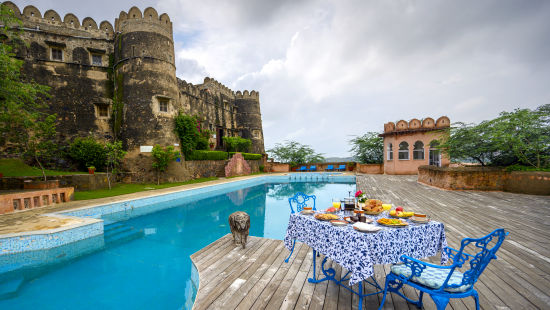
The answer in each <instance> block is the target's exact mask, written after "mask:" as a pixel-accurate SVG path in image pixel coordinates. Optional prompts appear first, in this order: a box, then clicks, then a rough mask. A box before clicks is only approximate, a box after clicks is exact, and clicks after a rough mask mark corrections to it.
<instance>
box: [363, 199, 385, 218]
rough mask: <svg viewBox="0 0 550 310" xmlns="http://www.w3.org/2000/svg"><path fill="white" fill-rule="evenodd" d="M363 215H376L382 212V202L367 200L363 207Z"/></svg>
mask: <svg viewBox="0 0 550 310" xmlns="http://www.w3.org/2000/svg"><path fill="white" fill-rule="evenodd" d="M363 210H364V211H365V214H368V215H378V214H380V213H382V212H383V211H384V208H383V207H382V201H380V200H378V199H369V200H367V203H366V204H365V205H364V206H363Z"/></svg>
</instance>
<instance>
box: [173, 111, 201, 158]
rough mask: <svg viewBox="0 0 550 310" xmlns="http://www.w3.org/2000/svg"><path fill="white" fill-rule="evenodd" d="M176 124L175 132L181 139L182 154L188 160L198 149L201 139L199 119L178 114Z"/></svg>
mask: <svg viewBox="0 0 550 310" xmlns="http://www.w3.org/2000/svg"><path fill="white" fill-rule="evenodd" d="M174 123H175V126H174V130H175V132H176V135H177V136H178V138H179V139H180V148H181V152H182V154H183V155H184V156H185V158H187V157H188V156H189V155H191V153H192V152H193V151H194V150H196V149H197V142H198V141H199V140H200V139H201V135H200V132H199V130H200V124H199V122H198V120H197V117H195V116H191V115H186V114H184V113H183V112H182V111H179V112H178V115H177V116H176V117H175V118H174ZM201 146H202V144H201Z"/></svg>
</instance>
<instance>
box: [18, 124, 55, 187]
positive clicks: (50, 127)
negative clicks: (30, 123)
mask: <svg viewBox="0 0 550 310" xmlns="http://www.w3.org/2000/svg"><path fill="white" fill-rule="evenodd" d="M55 118H56V116H55V115H49V116H47V117H46V118H45V119H44V120H43V121H40V122H37V123H36V125H35V126H34V128H33V129H32V130H31V131H29V132H27V138H26V139H25V141H26V143H25V155H27V156H29V157H31V158H32V159H33V160H34V161H35V162H36V163H37V164H38V166H39V167H40V169H42V176H43V177H44V181H46V172H45V169H44V164H43V163H44V162H48V161H50V160H51V159H52V157H53V156H55V155H56V154H57V153H58V151H59V149H58V145H57V143H55V136H56V134H57V133H56V131H55Z"/></svg>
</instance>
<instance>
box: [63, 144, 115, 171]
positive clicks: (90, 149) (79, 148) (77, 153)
mask: <svg viewBox="0 0 550 310" xmlns="http://www.w3.org/2000/svg"><path fill="white" fill-rule="evenodd" d="M69 156H70V157H71V158H72V159H74V160H75V161H76V162H77V163H78V166H79V168H80V169H81V170H82V171H85V170H87V167H90V166H94V167H96V169H97V170H99V171H101V170H103V169H104V168H105V165H106V162H107V154H106V152H105V148H104V146H103V144H101V143H99V142H97V141H96V140H94V138H92V137H88V138H76V139H74V141H73V142H72V143H71V146H70V147H69Z"/></svg>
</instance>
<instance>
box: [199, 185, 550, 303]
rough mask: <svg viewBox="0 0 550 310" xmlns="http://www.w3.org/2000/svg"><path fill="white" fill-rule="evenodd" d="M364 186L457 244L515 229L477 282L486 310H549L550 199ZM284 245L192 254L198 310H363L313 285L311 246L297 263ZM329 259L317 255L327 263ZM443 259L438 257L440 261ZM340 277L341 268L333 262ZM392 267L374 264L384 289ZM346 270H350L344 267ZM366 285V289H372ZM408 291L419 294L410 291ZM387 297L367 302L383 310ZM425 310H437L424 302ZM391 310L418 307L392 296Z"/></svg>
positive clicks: (214, 247)
mask: <svg viewBox="0 0 550 310" xmlns="http://www.w3.org/2000/svg"><path fill="white" fill-rule="evenodd" d="M357 183H358V189H362V190H363V191H365V192H366V193H368V194H369V196H371V197H376V198H379V199H382V200H383V201H391V202H392V203H393V204H396V205H403V206H405V207H407V208H411V209H413V210H418V211H423V212H426V213H429V214H430V215H431V216H432V217H433V218H434V219H435V220H438V221H442V222H443V223H445V225H446V232H447V240H448V242H449V245H450V246H453V247H458V244H459V241H460V240H461V239H462V238H464V237H467V236H469V237H480V236H483V235H485V234H486V233H489V232H491V231H492V230H493V229H495V228H498V227H504V228H505V229H506V230H508V231H509V232H510V236H509V237H508V238H507V239H506V241H505V243H504V244H503V246H502V248H501V249H500V251H499V253H497V255H498V260H496V261H493V262H492V263H491V264H490V265H489V267H487V269H486V270H485V272H484V273H483V274H482V276H481V277H480V279H479V281H478V283H476V286H475V287H476V289H477V290H478V292H479V295H480V301H481V307H482V308H483V309H550V197H548V196H532V195H521V194H511V193H503V192H474V191H445V190H440V189H436V188H431V187H428V186H424V185H421V184H418V183H416V177H411V176H386V175H366V176H359V177H358V180H357ZM288 253H289V252H288V250H287V249H286V248H285V247H284V245H283V242H282V241H281V240H272V239H265V238H258V237H251V238H250V239H249V242H248V245H247V248H246V249H244V250H243V249H241V248H240V247H236V246H234V245H233V244H232V240H231V237H230V235H226V236H224V237H222V238H220V239H219V240H217V241H216V242H214V243H212V244H210V245H208V246H207V247H205V248H204V249H202V250H200V251H199V252H197V253H195V254H193V255H192V256H191V259H192V260H193V262H194V264H195V266H196V267H197V269H198V271H199V275H200V288H199V291H198V293H197V297H196V301H195V305H194V309H197V310H198V309H357V301H358V300H357V297H356V296H355V295H354V296H351V293H350V292H348V291H347V290H345V289H343V288H341V287H338V286H336V285H335V284H334V283H333V282H330V283H328V282H322V283H319V284H311V283H309V282H308V281H307V278H309V277H311V276H312V273H313V269H312V252H311V249H310V248H309V247H308V246H306V245H304V244H302V243H297V244H296V248H295V250H294V254H293V255H292V258H291V261H290V262H289V263H288V264H287V263H285V262H284V259H285V257H286V256H287V255H288ZM322 258H323V257H322V256H321V257H319V258H317V259H318V263H320V262H321V260H322ZM433 261H434V262H437V260H436V259H434V260H433ZM333 268H335V270H336V271H337V276H340V274H341V272H342V268H341V267H340V266H338V265H337V264H333ZM388 270H389V265H387V266H380V265H379V266H375V277H376V279H377V281H378V282H379V283H380V284H381V285H383V283H384V279H385V275H386V273H387V272H388ZM343 271H344V273H345V272H346V271H345V269H344V270H343ZM364 286H365V291H371V290H372V288H371V287H370V286H368V285H364ZM405 294H406V295H407V296H409V297H413V298H414V297H415V296H417V292H416V291H415V290H414V289H411V288H410V287H408V288H407V289H406V290H405ZM380 299H381V294H380V295H374V296H370V297H367V298H366V299H365V301H364V308H365V309H377V308H378V307H379V303H380ZM424 301H425V308H426V309H435V305H434V304H433V302H432V300H431V299H430V298H429V297H428V296H426V297H425V298H424ZM384 308H385V309H417V308H416V307H415V306H413V305H411V304H408V303H407V302H406V301H405V300H403V299H402V298H400V297H399V296H393V295H392V296H389V297H388V299H387V300H386V304H385V307H384ZM447 309H475V307H474V302H473V299H471V298H465V299H455V300H452V301H451V303H450V304H449V306H448V307H447Z"/></svg>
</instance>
